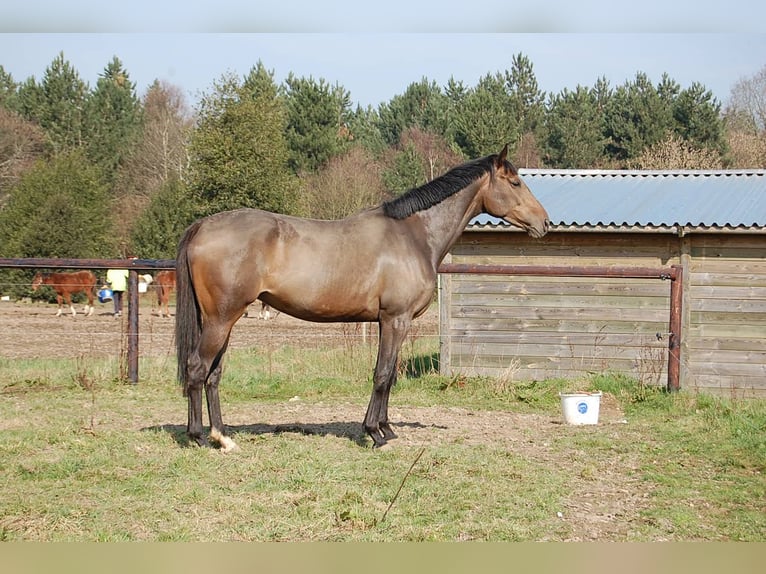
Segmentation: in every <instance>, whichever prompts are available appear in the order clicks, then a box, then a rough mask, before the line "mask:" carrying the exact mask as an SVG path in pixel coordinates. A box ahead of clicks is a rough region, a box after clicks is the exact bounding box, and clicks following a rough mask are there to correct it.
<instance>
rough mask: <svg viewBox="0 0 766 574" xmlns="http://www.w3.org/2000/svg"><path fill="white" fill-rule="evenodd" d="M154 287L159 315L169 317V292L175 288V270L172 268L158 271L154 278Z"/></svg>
mask: <svg viewBox="0 0 766 574" xmlns="http://www.w3.org/2000/svg"><path fill="white" fill-rule="evenodd" d="M154 288H155V289H156V290H157V306H158V307H159V311H160V317H164V316H167V317H168V318H170V308H169V306H168V302H169V301H170V294H171V293H172V292H173V289H175V288H176V272H175V270H173V269H166V270H165V271H160V272H159V273H157V275H156V276H155V278H154ZM163 309H164V310H165V311H164V314H163Z"/></svg>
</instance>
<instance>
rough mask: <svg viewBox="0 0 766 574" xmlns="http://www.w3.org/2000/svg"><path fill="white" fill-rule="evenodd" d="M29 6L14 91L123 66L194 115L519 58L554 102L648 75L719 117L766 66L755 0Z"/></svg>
mask: <svg viewBox="0 0 766 574" xmlns="http://www.w3.org/2000/svg"><path fill="white" fill-rule="evenodd" d="M20 4H21V5H16V6H11V3H10V2H8V3H3V6H2V7H0V32H2V33H0V65H2V66H3V67H4V68H5V70H6V72H9V73H10V74H11V75H12V76H13V77H14V79H15V80H16V81H23V80H25V79H26V78H27V77H29V76H35V77H36V78H37V79H40V78H41V77H42V76H43V74H44V72H45V68H46V67H47V66H48V65H49V64H50V63H51V61H52V60H53V59H54V58H55V57H56V55H57V54H58V53H59V52H61V51H63V52H64V56H65V58H66V59H67V60H68V61H69V62H70V63H71V64H72V65H73V66H74V68H75V69H76V70H77V71H78V72H79V73H80V76H81V77H82V79H83V80H85V81H86V82H88V83H89V84H90V85H91V86H93V85H94V84H95V82H96V80H97V78H98V75H99V74H100V73H101V72H102V71H103V70H104V68H105V67H106V65H107V64H108V63H109V61H110V60H111V59H112V57H113V56H117V57H118V58H120V60H122V62H123V64H124V66H125V68H126V69H127V71H128V72H129V74H130V77H131V79H132V80H133V81H134V82H135V83H136V87H137V91H138V93H139V95H143V93H144V91H145V90H146V88H147V87H148V86H149V85H150V84H151V83H152V82H153V81H154V80H155V79H162V80H167V81H169V82H170V83H172V84H175V85H177V86H179V87H180V88H181V89H182V90H184V91H185V92H186V94H187V96H188V98H189V103H191V104H194V103H195V102H196V100H197V97H198V95H199V94H200V92H201V91H209V90H210V88H211V87H212V84H213V82H214V81H215V80H216V79H218V78H220V77H221V75H222V74H224V73H227V72H234V73H236V74H240V75H242V74H246V73H247V72H248V71H249V70H250V68H251V67H252V66H253V65H255V64H256V63H257V62H258V60H261V61H262V62H263V64H264V65H265V66H266V67H267V68H268V69H270V70H273V71H274V73H275V78H276V80H277V81H278V82H281V81H282V80H283V79H284V78H285V77H286V76H287V74H288V73H290V72H293V73H295V74H296V75H298V76H306V77H308V76H312V77H314V78H315V79H319V78H323V79H325V80H327V81H328V82H330V83H332V84H334V83H338V84H340V85H342V86H343V87H345V88H346V89H347V90H348V91H349V92H350V93H351V99H352V101H353V102H355V103H359V104H361V105H363V106H367V105H372V106H377V105H378V104H379V103H381V102H385V101H388V100H390V99H391V98H392V97H393V96H395V95H397V94H401V93H403V92H404V91H405V89H406V88H407V86H408V85H409V84H410V83H412V82H417V81H419V80H420V79H421V78H423V77H426V78H428V79H429V80H433V81H435V82H436V83H437V84H439V85H440V86H442V87H443V86H444V85H445V84H446V83H447V81H448V80H449V78H450V77H454V78H455V79H457V80H462V81H463V82H464V83H465V84H466V85H469V86H472V85H475V84H476V82H477V81H478V79H479V78H480V77H481V76H484V75H486V74H487V73H495V72H498V71H503V70H506V69H510V67H511V58H512V57H513V55H514V54H517V53H522V54H524V55H525V56H527V57H528V58H529V59H530V61H531V62H532V65H533V67H534V71H535V75H536V77H537V80H538V83H539V85H540V88H541V89H542V90H544V91H546V92H554V93H557V92H559V91H561V90H562V89H564V88H568V89H570V90H572V89H574V88H575V87H576V86H577V85H578V84H579V85H584V86H592V85H593V84H594V83H595V82H596V80H597V79H598V78H599V77H601V76H605V77H606V78H607V79H608V80H609V82H610V84H611V85H612V86H613V87H615V86H617V85H620V84H622V83H624V82H625V81H628V80H633V79H634V78H635V75H636V73H637V72H639V71H641V72H645V73H646V74H647V75H648V76H649V78H650V80H651V81H652V82H653V83H655V84H656V83H657V82H659V81H660V79H661V77H662V74H663V73H664V72H667V73H668V75H669V76H670V77H671V78H672V79H674V80H675V81H677V82H678V83H679V84H680V85H681V87H682V88H686V87H688V86H689V85H691V83H692V82H695V81H696V82H700V83H702V84H703V85H704V86H705V87H706V88H708V89H710V90H711V91H712V92H713V94H714V95H715V96H716V97H717V98H718V99H719V101H720V102H721V103H725V102H726V100H727V99H728V96H729V93H730V90H731V88H732V87H733V85H734V84H735V83H736V82H737V81H738V80H740V79H742V78H744V77H749V76H752V75H754V74H755V73H757V72H758V71H760V70H761V69H762V68H763V67H764V66H766V7H764V6H754V5H751V4H754V3H752V2H750V1H749V0H729V1H728V2H723V1H721V0H676V1H675V2H667V1H664V2H659V1H658V0H647V1H645V2H641V3H640V10H637V9H636V8H635V7H636V6H637V5H636V3H633V2H631V3H620V2H616V1H614V0H613V1H611V2H607V1H605V0H581V1H580V2H576V3H575V2H571V1H564V0H542V1H541V0H538V1H537V2H534V3H532V2H528V3H527V4H528V5H529V6H530V8H521V9H519V8H518V7H514V4H518V3H511V2H498V1H497V0H490V1H487V2H478V3H467V2H465V1H464V0H461V1H459V2H458V1H455V0H442V1H441V2H435V1H433V0H425V1H419V2H404V1H402V0H388V1H387V2H374V3H373V2H364V1H362V0H354V1H352V0H329V1H325V2H318V1H316V0H314V1H313V2H308V1H306V0H283V1H282V2H278V3H273V4H274V5H273V6H270V5H269V4H270V3H264V2H255V1H251V2H247V1H244V0H218V1H201V0H191V1H186V2H156V1H154V2H148V1H147V0H135V1H133V2H131V3H111V2H107V3H105V2H98V3H96V2H92V1H83V0H72V1H70V2H66V3H62V2H60V1H58V0H28V1H26V2H24V3H20ZM758 4H765V5H766V3H758ZM384 6H385V7H384ZM147 14H148V15H150V16H146V15H147ZM405 14H406V15H407V16H406V17H404V15H405ZM655 14H661V15H662V17H661V18H660V17H655ZM62 32H64V33H62ZM234 32H238V33H234Z"/></svg>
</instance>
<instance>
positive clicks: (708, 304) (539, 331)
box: [439, 170, 766, 396]
mask: <svg viewBox="0 0 766 574" xmlns="http://www.w3.org/2000/svg"><path fill="white" fill-rule="evenodd" d="M521 173H522V176H523V177H524V180H525V181H526V182H527V184H528V185H529V187H530V189H531V190H532V192H533V193H534V194H535V196H536V197H537V198H538V199H539V200H540V202H541V203H542V204H543V205H544V206H545V207H546V209H547V210H548V213H549V214H550V217H551V221H552V222H553V224H554V225H553V228H552V231H551V232H550V233H549V234H548V235H547V236H546V237H544V238H543V239H540V240H535V239H532V238H530V237H529V236H527V235H526V234H525V233H523V232H522V231H520V230H518V229H516V228H513V227H511V226H509V225H508V224H506V223H505V222H503V221H501V220H498V219H495V218H492V217H489V216H486V215H482V216H479V217H478V218H476V219H474V220H473V221H472V222H471V223H470V224H469V226H468V228H467V229H466V231H465V232H464V233H463V234H462V236H461V238H460V240H459V241H458V242H457V243H456V244H455V246H454V247H453V249H452V251H451V253H450V254H449V255H448V257H447V259H446V260H445V263H465V264H492V265H498V264H503V265H535V266H586V267H588V266H594V267H596V266H598V267H601V266H605V267H651V268H657V269H661V268H668V267H670V266H672V265H680V266H682V267H683V270H684V273H683V279H682V287H683V291H682V293H683V296H682V310H681V327H680V331H681V334H680V345H679V352H680V367H679V384H680V387H681V388H682V389H695V388H699V389H705V390H708V391H718V392H726V393H731V394H735V395H736V396H752V395H766V171H764V170H752V171H605V170H598V171H595V170H583V171H579V170H578V171H575V170H521ZM439 297H440V302H439V304H440V344H441V369H442V372H443V373H444V374H449V375H454V374H457V373H463V374H469V375H477V374H478V375H491V376H499V377H512V378H514V379H515V380H530V379H545V378H568V379H578V378H586V377H588V376H589V375H590V374H591V373H594V372H620V373H625V374H628V375H631V376H633V377H635V378H637V379H639V380H640V381H642V382H644V383H646V384H659V385H665V384H667V358H668V351H669V349H668V337H669V335H670V333H669V331H668V329H669V309H670V288H669V281H663V280H660V279H622V278H612V277H608V278H594V277H570V276H526V275H523V276H522V275H508V276H504V275H491V276H490V275H473V274H459V275H457V274H442V275H441V280H440V293H439Z"/></svg>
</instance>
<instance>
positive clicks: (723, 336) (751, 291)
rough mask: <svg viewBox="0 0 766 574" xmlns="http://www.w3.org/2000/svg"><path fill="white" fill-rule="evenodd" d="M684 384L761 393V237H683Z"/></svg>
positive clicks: (764, 367) (764, 347) (764, 283)
mask: <svg viewBox="0 0 766 574" xmlns="http://www.w3.org/2000/svg"><path fill="white" fill-rule="evenodd" d="M687 249H688V251H689V256H688V260H689V261H688V264H687V265H688V267H689V273H687V275H689V312H688V322H689V325H688V335H687V341H686V347H687V349H686V357H685V360H684V361H683V362H684V367H685V368H686V370H687V373H686V377H685V384H686V385H687V386H691V387H699V388H705V389H710V390H717V391H719V392H723V393H731V394H733V395H736V396H753V395H764V394H766V236H763V235H721V234H719V235H691V236H689V247H688V248H687Z"/></svg>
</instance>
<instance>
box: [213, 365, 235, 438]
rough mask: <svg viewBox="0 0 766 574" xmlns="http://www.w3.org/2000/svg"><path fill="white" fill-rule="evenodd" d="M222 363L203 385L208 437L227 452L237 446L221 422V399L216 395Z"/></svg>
mask: <svg viewBox="0 0 766 574" xmlns="http://www.w3.org/2000/svg"><path fill="white" fill-rule="evenodd" d="M222 367H223V365H222V364H221V362H220V361H219V363H218V365H217V366H216V368H215V369H213V372H212V373H210V377H209V378H208V380H207V385H205V396H206V398H207V414H208V417H209V418H210V438H212V439H213V440H214V441H217V442H218V443H219V444H220V445H221V452H222V453H229V452H233V451H235V450H238V449H239V447H238V446H237V443H235V442H234V441H233V440H232V439H231V438H229V437H228V436H227V434H226V427H225V426H224V424H223V417H222V416H221V401H220V399H219V396H218V383H219V382H220V381H221V371H222Z"/></svg>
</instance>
